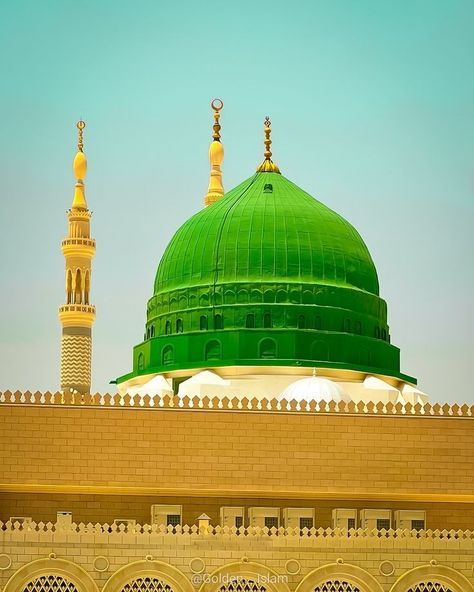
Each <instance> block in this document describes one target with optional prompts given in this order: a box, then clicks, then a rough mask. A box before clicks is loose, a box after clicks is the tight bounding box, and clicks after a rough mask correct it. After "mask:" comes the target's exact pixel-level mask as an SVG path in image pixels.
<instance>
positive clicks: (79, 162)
mask: <svg viewBox="0 0 474 592" xmlns="http://www.w3.org/2000/svg"><path fill="white" fill-rule="evenodd" d="M76 127H77V130H78V139H77V154H76V156H75V157H74V162H73V163H72V170H73V171H74V176H75V177H76V187H75V191H74V199H73V200H72V208H73V209H75V210H87V202H86V195H85V192H84V179H85V178H86V174H87V159H86V155H85V154H84V138H83V132H84V128H85V127H86V124H85V122H84V121H82V119H81V120H79V121H78V122H77V124H76Z"/></svg>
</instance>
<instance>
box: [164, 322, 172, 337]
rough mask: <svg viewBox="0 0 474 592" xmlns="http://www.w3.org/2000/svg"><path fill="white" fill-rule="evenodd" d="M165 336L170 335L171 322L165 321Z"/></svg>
mask: <svg viewBox="0 0 474 592" xmlns="http://www.w3.org/2000/svg"><path fill="white" fill-rule="evenodd" d="M165 335H171V321H166V324H165Z"/></svg>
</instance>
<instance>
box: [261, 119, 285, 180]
mask: <svg viewBox="0 0 474 592" xmlns="http://www.w3.org/2000/svg"><path fill="white" fill-rule="evenodd" d="M271 126H272V122H271V121H270V118H269V117H268V116H267V117H265V121H264V123H263V131H264V133H265V140H264V141H263V143H264V144H265V152H264V153H263V155H264V156H265V160H264V161H263V162H262V164H261V165H260V166H259V167H258V168H257V173H279V172H280V169H279V168H278V166H277V165H276V164H275V163H274V162H273V160H272V152H271V150H270V146H271V145H272V141H271V139H270V136H271V133H272V127H271Z"/></svg>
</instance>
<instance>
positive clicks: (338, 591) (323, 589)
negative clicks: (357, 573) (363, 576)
mask: <svg viewBox="0 0 474 592" xmlns="http://www.w3.org/2000/svg"><path fill="white" fill-rule="evenodd" d="M314 592H361V589H360V588H359V587H358V586H355V585H354V584H351V583H350V582H346V581H345V580H330V581H328V582H324V584H319V586H316V588H315V589H314Z"/></svg>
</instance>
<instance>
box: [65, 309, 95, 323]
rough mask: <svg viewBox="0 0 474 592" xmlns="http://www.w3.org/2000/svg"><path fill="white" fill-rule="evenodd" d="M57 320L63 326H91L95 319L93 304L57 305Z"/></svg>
mask: <svg viewBox="0 0 474 592" xmlns="http://www.w3.org/2000/svg"><path fill="white" fill-rule="evenodd" d="M59 320H60V321H61V324H62V325H63V326H64V327H91V326H92V324H93V323H94V320H95V306H93V305H92V304H63V305H62V306H60V307H59Z"/></svg>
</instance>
